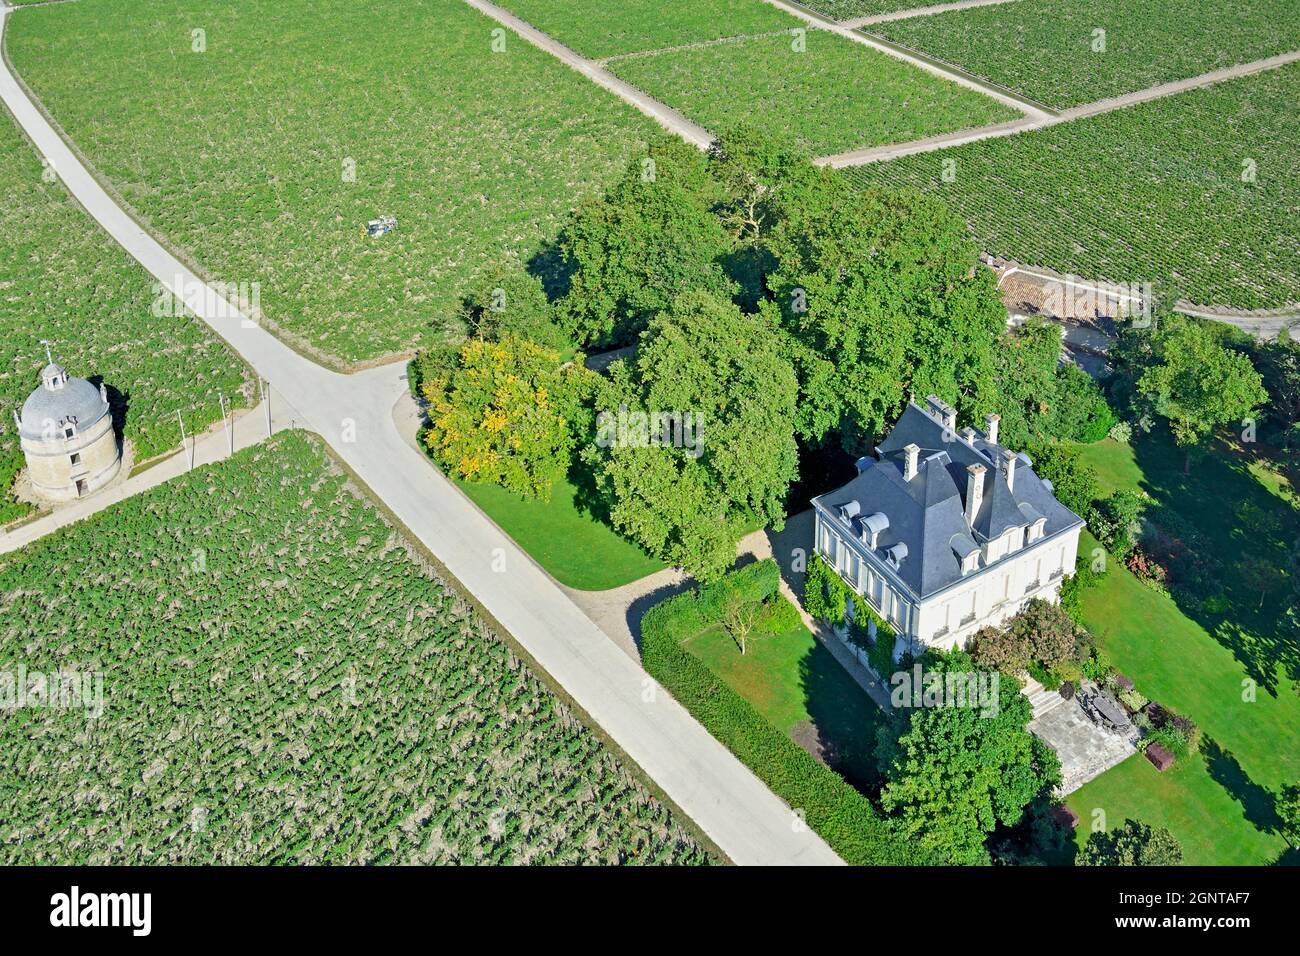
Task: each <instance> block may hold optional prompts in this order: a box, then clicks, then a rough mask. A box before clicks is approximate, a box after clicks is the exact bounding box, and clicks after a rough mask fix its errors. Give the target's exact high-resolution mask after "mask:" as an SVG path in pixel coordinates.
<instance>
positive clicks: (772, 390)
mask: <svg viewBox="0 0 1300 956" xmlns="http://www.w3.org/2000/svg"><path fill="white" fill-rule="evenodd" d="M796 397H797V383H796V382H795V377H794V372H793V370H792V369H791V367H790V365H789V363H788V362H787V361H786V360H785V359H784V357H783V356H782V354H781V331H780V329H779V328H778V326H777V321H776V317H775V315H774V310H773V309H771V308H764V309H762V310H761V311H760V312H759V313H758V314H755V315H745V314H743V313H742V312H741V311H740V309H739V308H738V307H737V306H736V305H735V304H734V303H732V302H731V300H730V299H729V298H728V297H726V296H724V295H719V294H717V293H711V292H707V291H699V290H697V291H693V292H686V293H683V294H682V295H680V296H678V297H677V298H676V299H675V300H673V302H672V304H671V306H670V307H669V308H668V309H667V310H665V311H664V312H662V313H660V314H659V315H657V316H656V317H655V318H654V319H652V320H651V322H650V326H649V328H647V329H646V331H645V332H644V333H643V334H642V336H641V342H640V346H639V348H638V351H637V355H636V358H635V361H634V363H633V364H631V365H629V364H627V363H625V362H616V363H615V364H614V366H613V367H612V369H611V374H610V376H609V379H608V380H607V381H606V382H605V384H604V387H603V388H602V389H601V392H600V394H599V396H598V405H597V407H598V409H599V411H600V412H601V413H602V415H601V417H600V424H598V426H597V434H596V442H595V443H594V444H593V446H592V447H591V448H590V449H589V450H588V452H587V453H586V457H587V460H588V461H589V462H590V463H591V464H592V466H593V469H594V472H595V475H596V478H597V484H598V487H599V488H600V489H601V491H602V492H603V493H604V495H605V497H606V500H607V501H608V503H609V510H610V517H611V520H612V521H613V523H614V526H615V527H616V528H618V529H619V530H621V531H622V532H623V533H624V534H626V535H628V536H629V537H630V538H632V539H633V540H634V541H636V542H638V543H639V544H640V545H641V546H642V547H644V548H645V549H646V550H647V551H649V552H650V553H652V554H654V555H656V556H658V557H660V558H662V559H664V560H665V561H669V562H671V563H672V564H675V565H678V566H680V567H683V568H685V569H687V570H688V571H690V572H692V573H694V574H696V575H697V576H699V577H701V578H703V579H710V578H714V577H717V576H718V575H719V574H720V573H721V572H722V571H723V570H725V569H726V567H727V566H728V565H730V564H731V562H732V560H733V559H734V557H735V546H736V541H737V539H738V538H739V536H740V535H741V533H742V532H743V531H744V530H745V529H746V528H750V527H756V526H761V525H767V524H774V525H776V526H777V527H778V528H779V527H780V526H781V523H782V521H783V519H784V511H783V504H784V496H785V493H786V490H787V488H788V487H789V484H790V482H791V481H792V480H793V479H794V477H795V474H796V471H797V467H798V459H797V449H796V446H795V441H794V416H795V403H796ZM641 415H644V416H646V418H645V419H643V418H641V417H640V416H641ZM661 416H663V417H661ZM642 422H646V423H647V424H646V425H645V426H643V425H642ZM665 429H666V432H665ZM673 429H676V433H675V434H674V433H673Z"/></svg>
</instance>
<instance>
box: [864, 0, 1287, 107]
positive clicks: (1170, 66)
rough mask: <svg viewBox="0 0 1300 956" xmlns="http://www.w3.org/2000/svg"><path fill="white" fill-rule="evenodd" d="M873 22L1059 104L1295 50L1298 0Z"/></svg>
mask: <svg viewBox="0 0 1300 956" xmlns="http://www.w3.org/2000/svg"><path fill="white" fill-rule="evenodd" d="M872 29H873V30H875V31H878V32H879V33H881V34H883V35H884V36H886V37H888V38H889V39H891V40H894V41H896V42H898V43H902V44H904V45H906V46H909V47H912V48H913V49H917V50H921V51H923V52H925V53H928V54H930V55H931V56H936V57H939V58H940V59H943V60H947V61H948V62H950V63H955V64H957V65H959V66H961V67H962V68H963V69H966V70H968V71H969V72H971V73H974V74H975V75H977V76H982V77H984V78H985V79H988V80H992V81H993V82H995V83H1000V84H1002V85H1003V86H1006V87H1010V88H1011V89H1014V90H1016V91H1018V92H1020V93H1023V94H1025V95H1026V96H1030V97H1032V98H1034V99H1036V100H1038V101H1039V102H1041V103H1046V104H1047V105H1048V106H1053V107H1057V108H1064V107H1068V106H1075V105H1078V104H1080V103H1090V102H1092V101H1094V100H1101V99H1106V98H1109V97H1112V96H1119V95H1121V94H1123V93H1131V92H1133V91H1135V90H1141V89H1146V88H1147V87H1150V86H1158V85H1160V84H1161V83H1169V82H1172V81H1174V80H1182V79H1186V78H1188V77H1192V76H1199V75H1200V74H1202V73H1209V72H1211V71H1213V70H1218V69H1222V68H1223V67H1228V66H1233V65H1235V64H1237V63H1248V62H1250V61H1251V60H1260V59H1264V58H1265V57H1269V56H1274V55H1275V54H1278V53H1286V52H1288V51H1290V50H1294V49H1297V48H1300V0H1251V2H1250V3H1240V2H1238V0H1137V2H1135V0H1071V2H1070V3H1061V2H1060V0H1020V2H1019V3H1006V4H997V5H994V6H988V7H975V8H972V9H969V10H954V11H952V12H949V13H940V14H935V15H933V16H928V17H910V18H908V19H905V20H894V21H892V22H890V23H883V24H880V25H878V26H876V27H873V28H872ZM1098 30H1102V31H1104V32H1105V34H1104V37H1101V36H1099V35H1098V34H1097V33H1096V31H1098ZM1102 40H1104V48H1102V49H1096V47H1097V46H1100V45H1101V44H1102Z"/></svg>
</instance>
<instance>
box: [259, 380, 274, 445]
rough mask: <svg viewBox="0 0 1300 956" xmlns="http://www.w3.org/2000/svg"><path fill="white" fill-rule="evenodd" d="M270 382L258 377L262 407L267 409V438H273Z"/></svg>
mask: <svg viewBox="0 0 1300 956" xmlns="http://www.w3.org/2000/svg"><path fill="white" fill-rule="evenodd" d="M270 384H271V383H270V382H267V381H265V380H263V378H262V376H260V375H259V376H257V387H258V388H259V389H260V390H261V393H262V405H263V406H265V408H266V437H267V438H270V437H271V389H270Z"/></svg>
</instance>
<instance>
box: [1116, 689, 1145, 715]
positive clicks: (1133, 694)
mask: <svg viewBox="0 0 1300 956" xmlns="http://www.w3.org/2000/svg"><path fill="white" fill-rule="evenodd" d="M1119 702H1120V703H1121V704H1123V705H1124V706H1125V707H1127V708H1128V711H1129V713H1131V714H1136V713H1137V712H1138V711H1140V710H1141V709H1142V708H1143V707H1145V706H1146V705H1147V699H1146V698H1145V697H1143V696H1142V693H1141V691H1138V690H1136V689H1131V690H1121V691H1120V692H1119Z"/></svg>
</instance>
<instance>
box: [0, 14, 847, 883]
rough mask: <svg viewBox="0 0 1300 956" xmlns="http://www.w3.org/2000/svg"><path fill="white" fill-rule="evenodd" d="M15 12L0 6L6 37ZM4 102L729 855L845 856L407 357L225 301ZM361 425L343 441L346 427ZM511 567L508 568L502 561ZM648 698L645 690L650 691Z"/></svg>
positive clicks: (21, 97)
mask: <svg viewBox="0 0 1300 956" xmlns="http://www.w3.org/2000/svg"><path fill="white" fill-rule="evenodd" d="M8 15H9V11H8V10H6V9H0V41H2V39H3V30H4V24H5V21H6V19H7V17H8ZM0 99H3V101H4V103H5V104H6V105H7V106H8V107H9V109H10V111H11V112H12V113H13V114H14V116H15V117H16V118H17V120H18V123H19V125H20V126H21V127H22V128H23V129H24V130H25V131H26V133H27V135H28V136H29V137H30V138H31V139H32V141H33V142H34V143H35V145H36V148H37V150H38V151H39V152H40V153H41V154H42V155H43V156H44V157H45V158H46V159H47V160H48V161H49V163H50V165H51V166H52V168H53V169H54V170H55V172H56V173H57V174H58V175H59V177H60V178H61V179H62V180H63V182H64V184H65V185H66V186H67V188H68V190H69V192H71V194H72V195H73V196H74V197H75V198H76V199H77V200H78V201H79V202H80V203H81V205H82V206H83V207H85V209H86V210H87V211H88V212H89V213H90V215H91V216H92V217H94V219H96V220H97V221H98V222H99V223H100V225H101V226H103V228H104V229H105V230H106V231H107V232H108V234H109V235H110V236H111V237H112V238H113V239H114V240H115V241H117V242H118V243H119V244H120V245H121V246H122V247H123V248H124V249H126V251H127V252H128V253H130V254H131V255H132V256H133V257H134V258H135V259H137V260H138V261H139V262H140V263H141V264H142V265H143V266H144V267H145V268H146V269H147V270H148V271H149V272H150V273H152V274H153V275H154V276H155V277H156V278H157V279H158V280H159V281H160V282H162V283H163V284H164V285H165V286H167V287H168V288H169V289H171V290H172V291H173V293H174V294H176V295H177V296H178V297H180V298H181V299H183V301H185V303H186V305H187V306H188V307H189V308H190V309H191V311H193V312H194V314H195V315H197V316H198V317H199V318H201V319H202V320H203V321H204V322H206V323H207V324H208V325H209V326H211V327H212V328H213V329H214V330H215V331H216V333H217V334H218V335H220V336H221V337H222V338H223V339H225V340H226V341H227V342H228V343H229V344H230V345H231V347H232V348H234V349H235V351H237V352H238V353H239V354H240V355H242V356H243V357H244V359H245V360H246V361H247V362H248V364H249V365H250V366H252V367H253V369H254V370H255V371H256V372H257V373H258V374H260V375H261V376H262V377H263V378H265V379H267V380H268V381H269V382H270V383H271V386H272V388H273V389H274V390H275V392H276V393H277V394H279V395H280V396H282V397H283V398H285V399H287V400H288V402H289V403H290V404H291V405H292V406H293V407H294V408H295V409H297V410H298V411H299V412H301V413H302V414H303V417H304V419H305V423H304V424H305V426H306V427H307V428H309V429H311V430H312V431H315V432H317V433H319V434H320V435H321V436H322V437H323V438H324V439H325V440H326V441H327V442H329V444H330V445H331V447H333V448H334V450H335V451H336V452H337V453H338V454H339V455H340V456H341V457H342V458H343V459H344V461H346V462H347V464H348V465H349V466H350V467H351V468H352V469H353V470H354V471H355V472H356V473H357V475H358V476H359V477H360V478H361V480H362V481H364V482H365V483H366V484H367V485H369V486H370V488H371V490H372V491H373V492H374V493H375V494H376V495H377V496H378V497H379V498H380V499H381V500H382V501H383V502H384V504H385V505H387V507H388V508H389V509H390V510H391V511H392V512H393V513H394V514H395V515H396V516H397V518H398V519H399V520H400V521H401V522H402V523H403V524H404V525H405V526H406V528H407V529H409V531H410V532H411V533H412V534H414V535H415V536H416V537H417V538H419V539H420V541H421V542H423V544H424V545H425V546H426V547H427V548H428V549H429V550H430V551H431V552H432V553H433V554H434V555H435V556H436V557H437V558H438V560H440V561H441V562H442V563H443V564H444V565H445V566H446V567H447V569H448V570H449V571H450V572H451V573H452V574H453V575H454V576H455V577H456V578H457V579H458V580H459V581H460V582H461V584H462V585H463V586H464V587H465V588H467V589H468V590H469V591H470V592H471V593H472V594H473V595H475V597H476V598H477V599H478V600H479V601H480V602H481V603H482V604H483V605H484V607H486V608H487V610H488V611H489V613H491V614H492V615H493V616H494V617H495V618H496V620H497V621H498V622H500V624H501V625H502V626H503V627H504V628H505V629H506V630H507V631H508V632H509V633H510V634H511V635H512V636H513V637H514V638H515V640H517V641H518V642H519V644H520V645H522V646H523V648H524V649H525V650H526V651H527V652H528V653H529V654H530V655H532V657H533V659H534V660H536V661H537V663H538V664H539V665H540V666H541V667H542V668H544V669H545V670H546V671H547V672H548V673H549V674H550V675H551V676H552V677H553V678H554V679H555V680H556V681H558V682H559V684H560V685H562V686H563V687H564V689H565V690H566V692H567V693H568V694H569V695H570V696H571V697H572V698H573V699H574V700H575V701H576V702H577V704H578V705H579V706H580V707H581V708H582V709H583V710H585V711H586V712H587V714H589V715H590V716H591V718H592V719H593V720H594V721H595V722H596V724H598V725H599V726H600V728H601V729H602V730H603V731H604V732H605V733H606V734H608V736H609V737H610V738H611V739H613V740H614V741H615V742H616V743H617V744H618V745H619V746H620V747H621V748H622V749H623V751H624V752H625V753H626V754H628V755H629V756H630V757H631V758H632V759H633V760H635V761H636V762H637V763H638V764H639V765H640V766H641V768H642V769H643V770H644V771H645V772H646V773H647V774H648V775H649V776H650V777H651V778H652V779H653V780H654V781H655V782H656V783H657V784H658V785H659V787H661V788H662V789H663V791H664V792H665V793H667V794H668V796H669V797H670V798H671V799H672V800H673V801H674V802H675V803H676V804H677V805H678V806H679V807H681V808H682V809H683V810H684V811H685V812H686V813H687V814H688V815H689V816H690V817H692V818H693V819H694V820H695V822H696V824H697V825H698V826H699V827H700V828H701V829H702V830H703V831H704V832H705V833H707V834H708V836H709V837H710V838H711V839H712V840H713V841H714V842H715V843H716V844H717V845H718V846H719V847H720V848H721V849H722V850H723V852H725V853H726V854H727V855H728V856H729V857H730V858H731V859H732V860H733V861H734V862H736V863H741V864H760V865H761V864H838V863H841V862H842V861H841V860H840V859H839V857H837V856H836V855H835V854H834V852H832V851H831V849H830V848H829V847H828V846H827V845H826V844H825V843H824V842H823V841H822V840H821V839H820V838H819V837H818V836H816V834H814V833H812V832H811V831H809V830H807V829H806V828H804V827H803V826H802V824H800V823H799V822H798V819H797V818H796V817H795V815H794V814H793V813H792V811H791V809H790V808H789V807H788V806H786V805H785V804H784V803H783V802H782V801H781V800H780V799H779V798H777V797H776V796H775V795H774V794H773V793H772V792H771V791H770V790H769V789H768V788H767V787H766V786H765V785H764V784H763V783H762V781H760V780H759V779H758V778H757V777H756V776H754V774H753V773H752V772H750V771H749V770H748V769H747V768H746V767H745V766H744V765H743V764H741V763H740V762H739V761H738V760H736V758H735V757H734V756H732V755H731V753H730V752H729V751H727V750H726V748H724V747H723V746H722V745H721V744H720V743H718V742H717V741H716V740H714V739H713V737H711V736H710V735H709V734H708V732H707V731H705V730H704V728H703V727H701V726H700V725H699V724H698V723H697V722H696V721H695V720H694V719H693V718H692V717H691V716H690V714H688V713H687V712H686V710H685V709H684V708H683V707H681V705H679V704H678V703H677V702H676V701H674V700H673V699H672V698H670V697H669V696H668V695H667V694H666V693H664V692H663V691H662V690H658V691H657V693H651V691H653V690H655V688H654V687H653V683H652V682H651V680H650V678H649V676H648V675H647V674H646V673H645V671H643V670H642V669H641V667H640V666H639V665H637V664H636V662H634V661H632V660H630V659H629V658H628V656H627V655H626V654H625V653H624V652H623V651H621V650H620V649H619V648H618V647H616V646H615V645H614V644H613V642H611V641H610V640H609V639H608V638H607V637H606V636H605V635H604V634H603V633H602V632H601V631H600V629H599V628H597V627H596V625H595V624H593V623H592V622H591V621H590V620H589V619H588V618H587V617H586V616H585V615H584V614H583V613H582V612H581V611H580V610H579V609H578V607H577V606H576V605H574V604H573V602H572V601H570V600H569V598H568V597H567V596H566V595H565V594H564V593H563V592H562V591H561V590H560V588H559V586H558V585H557V584H555V582H554V581H552V580H551V579H550V578H549V577H548V576H547V575H546V574H545V573H544V572H543V571H541V570H540V569H539V568H538V567H537V566H536V565H534V564H533V563H532V561H531V560H530V559H529V558H528V557H527V556H526V555H525V554H524V553H523V552H522V551H520V550H519V549H518V548H517V547H516V546H515V545H514V543H513V542H512V541H511V540H510V539H509V538H508V537H507V536H506V535H505V534H504V533H502V532H501V531H500V530H499V529H498V528H497V527H496V526H495V525H493V524H492V522H491V521H489V520H488V519H487V518H486V517H485V516H484V515H483V514H482V513H481V512H480V511H479V510H478V509H477V508H475V507H474V506H473V505H472V504H471V503H470V502H469V500H468V499H467V498H465V497H464V496H463V495H462V494H461V493H460V492H459V491H458V490H457V489H456V488H455V486H454V485H452V484H451V483H450V482H449V481H447V480H446V478H444V477H443V476H442V474H441V473H440V472H438V471H437V469H435V468H433V467H432V465H431V464H430V463H429V462H428V460H427V459H425V458H424V457H423V456H422V455H420V453H419V452H417V451H416V450H414V449H412V448H411V447H410V446H408V445H407V444H406V442H405V441H404V440H403V439H402V437H401V435H400V434H399V432H398V430H397V427H396V426H395V424H394V421H393V414H392V412H393V406H394V405H395V404H396V402H397V400H398V399H399V397H400V396H401V394H402V392H403V390H405V389H406V387H407V385H406V371H405V366H404V364H394V365H386V366H381V367H379V368H374V369H369V370H367V371H364V372H359V373H357V374H355V375H350V376H349V375H342V374H340V373H337V372H332V371H329V370H327V369H324V368H321V367H320V366H318V365H315V364H314V363H312V362H310V361H308V360H307V359H305V358H303V357H302V356H300V355H298V354H297V353H295V352H294V351H292V350H291V349H290V348H289V347H288V346H286V345H285V344H284V343H283V342H281V341H280V340H278V339H276V338H275V337H274V336H272V335H271V334H270V333H269V332H267V331H266V330H265V329H262V328H260V327H258V326H256V325H254V324H253V323H251V322H248V321H246V320H243V319H242V317H240V316H238V314H237V313H235V314H232V313H233V310H232V309H231V308H230V306H229V305H227V304H226V303H224V301H221V300H220V299H219V296H218V295H217V294H216V292H215V291H214V290H212V289H210V288H208V287H207V286H205V285H204V284H203V283H202V281H201V280H200V279H199V278H198V277H197V276H196V275H194V274H193V273H191V272H190V271H189V270H188V269H186V268H185V266H184V265H182V264H181V263H180V262H178V261H177V260H176V259H175V258H174V257H173V256H172V255H171V254H170V253H168V252H167V251H166V250H165V249H164V248H163V247H162V246H161V245H159V244H158V242H157V241H155V240H154V239H153V238H152V237H151V236H150V235H149V234H148V233H147V232H145V230H144V229H142V228H141V227H140V226H139V225H138V224H137V223H136V222H135V221H133V220H132V219H131V218H130V217H129V216H128V215H127V214H126V213H125V212H124V211H123V210H122V209H121V208H119V207H118V206H117V205H116V204H115V203H114V202H113V200H112V199H111V198H110V197H109V195H108V194H107V193H106V192H105V191H104V189H103V188H102V187H101V186H100V185H99V183H98V182H97V181H96V180H95V179H94V177H93V176H91V174H90V173H89V172H88V171H87V170H86V168H85V167H84V166H82V165H81V163H80V162H79V161H78V160H77V158H76V157H75V156H74V155H73V153H72V152H71V150H70V149H69V148H68V146H67V144H65V143H64V142H63V140H62V139H61V138H60V137H59V136H58V134H57V133H56V132H55V131H54V130H53V128H51V126H50V124H49V123H48V122H47V121H46V119H45V117H44V116H43V115H42V114H41V112H40V111H39V110H38V109H37V107H36V106H35V105H34V104H33V103H32V102H31V100H29V99H28V97H27V96H26V94H25V92H24V91H23V89H22V88H21V87H20V86H19V84H18V82H17V80H16V79H15V78H14V76H13V75H12V73H11V72H10V70H9V67H8V65H7V64H4V65H3V66H0ZM345 429H346V430H349V431H355V440H353V441H345V440H344V432H345ZM501 567H504V571H498V570H496V569H497V568H501ZM647 698H650V699H649V700H647Z"/></svg>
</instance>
